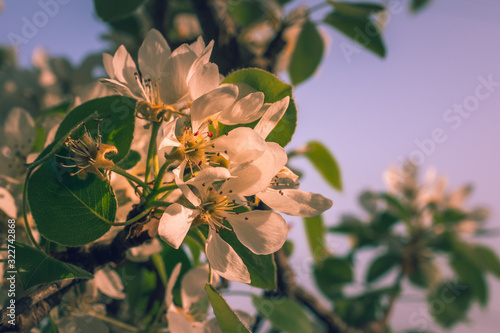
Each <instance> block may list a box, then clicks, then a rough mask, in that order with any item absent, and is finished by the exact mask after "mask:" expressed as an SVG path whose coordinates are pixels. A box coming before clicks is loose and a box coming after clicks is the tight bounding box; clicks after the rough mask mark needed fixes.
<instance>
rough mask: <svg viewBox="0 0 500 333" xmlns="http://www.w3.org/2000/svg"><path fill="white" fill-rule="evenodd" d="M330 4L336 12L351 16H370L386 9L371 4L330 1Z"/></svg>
mask: <svg viewBox="0 0 500 333" xmlns="http://www.w3.org/2000/svg"><path fill="white" fill-rule="evenodd" d="M328 3H330V4H331V5H332V6H333V7H334V8H335V10H337V11H339V12H341V13H342V14H345V15H350V16H368V15H370V14H373V13H377V12H381V11H383V10H384V9H385V7H384V6H382V5H380V4H378V3H369V2H339V1H332V0H330V1H328Z"/></svg>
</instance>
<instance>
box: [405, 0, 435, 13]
mask: <svg viewBox="0 0 500 333" xmlns="http://www.w3.org/2000/svg"><path fill="white" fill-rule="evenodd" d="M430 3H431V0H412V1H411V3H410V9H411V11H412V12H414V13H416V12H419V11H421V10H422V9H424V8H425V7H427V5H428V4H430Z"/></svg>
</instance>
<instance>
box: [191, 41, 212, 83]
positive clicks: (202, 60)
mask: <svg viewBox="0 0 500 333" xmlns="http://www.w3.org/2000/svg"><path fill="white" fill-rule="evenodd" d="M189 48H190V49H191V50H192V51H193V52H194V53H196V56H197V57H198V58H197V59H196V60H195V61H194V62H193V65H191V68H190V69H189V73H188V76H187V80H188V81H189V80H190V79H191V77H192V76H193V75H194V73H195V71H197V70H198V69H199V68H200V67H201V66H203V65H205V64H206V63H208V60H209V59H210V55H211V54H212V49H213V48H214V41H213V40H212V41H210V43H208V45H207V47H205V42H204V41H203V38H202V37H201V36H200V37H198V40H197V41H196V42H194V43H193V44H191V46H190V47H189Z"/></svg>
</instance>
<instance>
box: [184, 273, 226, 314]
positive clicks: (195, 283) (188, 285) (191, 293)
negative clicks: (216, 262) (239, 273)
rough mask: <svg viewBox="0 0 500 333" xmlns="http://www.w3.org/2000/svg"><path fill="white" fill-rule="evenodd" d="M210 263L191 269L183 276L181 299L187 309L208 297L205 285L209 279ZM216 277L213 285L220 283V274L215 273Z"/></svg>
mask: <svg viewBox="0 0 500 333" xmlns="http://www.w3.org/2000/svg"><path fill="white" fill-rule="evenodd" d="M208 273H209V271H208V264H205V265H203V266H198V267H195V268H193V269H190V270H189V271H188V272H187V273H186V274H185V275H184V277H183V278H182V283H181V299H182V307H183V308H184V309H186V310H188V309H190V308H191V305H192V304H194V303H196V302H199V301H200V300H202V299H204V298H205V297H207V292H206V291H205V285H206V284H207V281H208ZM213 278H215V279H214V280H213V281H212V282H213V283H212V284H213V285H217V284H218V280H219V275H218V274H214V275H213Z"/></svg>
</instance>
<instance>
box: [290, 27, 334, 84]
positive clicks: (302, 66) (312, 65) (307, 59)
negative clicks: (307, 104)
mask: <svg viewBox="0 0 500 333" xmlns="http://www.w3.org/2000/svg"><path fill="white" fill-rule="evenodd" d="M324 48H325V45H324V43H323V38H322V37H321V35H320V33H319V31H318V29H317V28H316V24H314V23H312V22H311V21H306V22H305V23H304V24H303V25H302V29H301V31H300V34H299V37H298V39H297V44H296V45H295V50H294V51H293V54H292V58H291V60H290V65H289V66H288V74H289V75H290V80H291V81H292V84H294V85H298V84H300V83H302V82H304V81H305V80H307V79H309V78H310V77H311V76H312V75H313V74H314V72H315V71H316V69H317V68H318V66H319V64H320V63H321V59H322V58H323V53H324Z"/></svg>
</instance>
